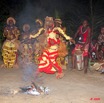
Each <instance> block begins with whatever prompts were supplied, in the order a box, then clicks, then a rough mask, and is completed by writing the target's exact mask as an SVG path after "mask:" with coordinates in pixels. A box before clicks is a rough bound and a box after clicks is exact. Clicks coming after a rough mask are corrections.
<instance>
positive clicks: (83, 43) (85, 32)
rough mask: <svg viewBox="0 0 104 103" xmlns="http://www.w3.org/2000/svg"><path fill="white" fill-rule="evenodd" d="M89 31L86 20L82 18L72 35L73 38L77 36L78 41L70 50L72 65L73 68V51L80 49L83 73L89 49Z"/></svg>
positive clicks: (85, 71) (86, 66) (86, 64)
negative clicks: (82, 59) (73, 35)
mask: <svg viewBox="0 0 104 103" xmlns="http://www.w3.org/2000/svg"><path fill="white" fill-rule="evenodd" d="M90 32H91V29H90V27H89V24H88V21H87V20H84V21H83V22H82V25H81V26H79V28H78V30H77V32H76V33H75V37H74V39H76V38H77V37H78V42H77V44H76V45H75V48H74V50H73V51H72V66H73V68H75V52H76V51H77V50H79V51H82V54H83V57H84V67H85V70H84V73H87V68H88V49H89V40H90Z"/></svg>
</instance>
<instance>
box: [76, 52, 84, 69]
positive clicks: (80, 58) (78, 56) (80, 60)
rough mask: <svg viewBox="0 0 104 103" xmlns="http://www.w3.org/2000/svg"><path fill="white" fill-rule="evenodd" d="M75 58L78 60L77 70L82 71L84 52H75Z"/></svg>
mask: <svg viewBox="0 0 104 103" xmlns="http://www.w3.org/2000/svg"><path fill="white" fill-rule="evenodd" d="M75 58H76V67H77V69H78V70H82V69H83V68H84V58H83V52H82V51H81V50H78V51H76V52H75Z"/></svg>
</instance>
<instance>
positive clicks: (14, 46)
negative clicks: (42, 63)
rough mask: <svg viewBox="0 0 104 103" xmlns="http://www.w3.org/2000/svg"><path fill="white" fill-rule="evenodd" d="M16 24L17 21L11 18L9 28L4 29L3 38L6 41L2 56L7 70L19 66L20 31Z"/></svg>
mask: <svg viewBox="0 0 104 103" xmlns="http://www.w3.org/2000/svg"><path fill="white" fill-rule="evenodd" d="M15 24H16V21H15V19H14V18H13V17H9V18H8V19H7V26H6V27H5V28H4V33H3V36H4V37H5V38H6V40H5V42H4V44H3V46H2V56H3V62H4V66H5V67H6V68H12V67H14V66H17V50H18V46H19V44H18V43H19V41H18V37H19V35H20V31H19V29H18V28H17V27H16V26H15ZM2 66H3V65H2Z"/></svg>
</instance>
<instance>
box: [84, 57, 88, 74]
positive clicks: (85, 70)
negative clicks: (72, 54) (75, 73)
mask: <svg viewBox="0 0 104 103" xmlns="http://www.w3.org/2000/svg"><path fill="white" fill-rule="evenodd" d="M84 67H85V68H84V73H87V69H88V56H85V57H84Z"/></svg>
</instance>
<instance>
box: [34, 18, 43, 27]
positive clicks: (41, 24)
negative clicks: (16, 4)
mask: <svg viewBox="0 0 104 103" xmlns="http://www.w3.org/2000/svg"><path fill="white" fill-rule="evenodd" d="M35 22H36V23H39V24H40V26H43V22H42V20H40V19H36V20H35Z"/></svg>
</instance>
